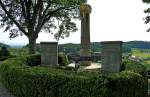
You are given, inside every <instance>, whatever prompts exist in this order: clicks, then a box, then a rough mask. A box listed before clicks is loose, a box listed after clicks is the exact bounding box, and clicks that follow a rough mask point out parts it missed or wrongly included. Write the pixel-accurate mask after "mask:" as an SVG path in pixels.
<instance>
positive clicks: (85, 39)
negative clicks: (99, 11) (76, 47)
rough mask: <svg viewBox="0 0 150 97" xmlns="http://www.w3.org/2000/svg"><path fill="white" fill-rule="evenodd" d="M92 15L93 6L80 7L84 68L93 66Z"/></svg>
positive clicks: (82, 62) (82, 61) (82, 5)
mask: <svg viewBox="0 0 150 97" xmlns="http://www.w3.org/2000/svg"><path fill="white" fill-rule="evenodd" d="M90 13H91V6H90V5H88V4H81V5H80V16H81V50H80V59H81V65H82V66H88V65H90V64H91V61H90V60H89V59H90V57H91V48H90Z"/></svg>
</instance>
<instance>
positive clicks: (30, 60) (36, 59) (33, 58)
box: [26, 54, 41, 66]
mask: <svg viewBox="0 0 150 97" xmlns="http://www.w3.org/2000/svg"><path fill="white" fill-rule="evenodd" d="M26 64H27V65H29V66H37V65H40V64H41V55H40V54H33V55H29V56H27V57H26Z"/></svg>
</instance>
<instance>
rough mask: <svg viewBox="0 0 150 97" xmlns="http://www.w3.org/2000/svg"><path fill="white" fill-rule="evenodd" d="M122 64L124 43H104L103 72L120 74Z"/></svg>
mask: <svg viewBox="0 0 150 97" xmlns="http://www.w3.org/2000/svg"><path fill="white" fill-rule="evenodd" d="M121 64H122V42H121V41H105V42H102V70H103V72H104V73H109V72H120V69H121Z"/></svg>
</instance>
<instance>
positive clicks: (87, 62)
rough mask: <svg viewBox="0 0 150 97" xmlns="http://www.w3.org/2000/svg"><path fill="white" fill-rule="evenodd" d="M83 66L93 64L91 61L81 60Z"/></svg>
mask: <svg viewBox="0 0 150 97" xmlns="http://www.w3.org/2000/svg"><path fill="white" fill-rule="evenodd" d="M80 64H81V66H90V65H91V61H81V63H80Z"/></svg>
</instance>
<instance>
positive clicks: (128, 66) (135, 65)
mask: <svg viewBox="0 0 150 97" xmlns="http://www.w3.org/2000/svg"><path fill="white" fill-rule="evenodd" d="M122 65H123V66H124V67H125V70H127V71H133V72H136V73H140V74H141V75H143V76H145V75H146V67H145V66H144V65H143V64H142V63H140V62H136V61H131V60H123V62H122Z"/></svg>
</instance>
